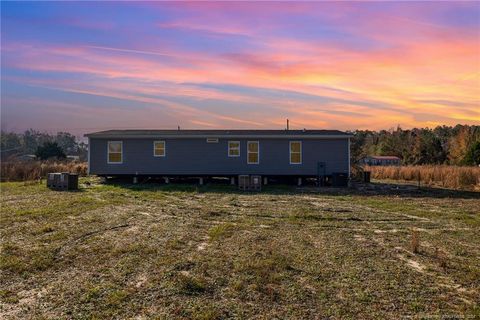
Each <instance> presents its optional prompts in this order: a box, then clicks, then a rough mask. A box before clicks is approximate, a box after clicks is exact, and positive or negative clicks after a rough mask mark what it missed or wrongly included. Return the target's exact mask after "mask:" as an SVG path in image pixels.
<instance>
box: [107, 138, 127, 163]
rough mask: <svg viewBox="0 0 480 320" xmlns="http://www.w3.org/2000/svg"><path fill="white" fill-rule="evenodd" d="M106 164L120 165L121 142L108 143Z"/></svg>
mask: <svg viewBox="0 0 480 320" xmlns="http://www.w3.org/2000/svg"><path fill="white" fill-rule="evenodd" d="M107 148H108V150H107V151H108V155H107V157H108V158H107V162H108V163H122V161H123V143H122V141H108V147H107Z"/></svg>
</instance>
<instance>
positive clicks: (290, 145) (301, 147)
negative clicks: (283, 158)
mask: <svg viewBox="0 0 480 320" xmlns="http://www.w3.org/2000/svg"><path fill="white" fill-rule="evenodd" d="M292 143H299V144H300V152H292ZM288 151H289V152H288V160H289V162H290V164H293V165H296V164H302V163H303V145H302V141H289V144H288ZM293 153H299V154H300V162H292V154H293Z"/></svg>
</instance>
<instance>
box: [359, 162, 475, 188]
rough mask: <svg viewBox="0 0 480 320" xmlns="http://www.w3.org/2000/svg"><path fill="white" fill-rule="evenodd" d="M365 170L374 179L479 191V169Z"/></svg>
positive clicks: (406, 168)
mask: <svg viewBox="0 0 480 320" xmlns="http://www.w3.org/2000/svg"><path fill="white" fill-rule="evenodd" d="M365 170H368V171H371V172H372V178H374V179H392V180H404V181H415V182H418V181H419V180H420V183H422V184H424V185H425V184H426V185H431V186H441V187H444V188H453V189H468V190H475V189H480V167H461V166H446V165H427V166H385V167H382V166H374V167H367V168H365Z"/></svg>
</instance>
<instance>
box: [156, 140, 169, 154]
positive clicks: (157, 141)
mask: <svg viewBox="0 0 480 320" xmlns="http://www.w3.org/2000/svg"><path fill="white" fill-rule="evenodd" d="M160 142H161V143H163V155H157V154H155V149H156V148H155V145H156V144H157V143H160ZM166 155H167V143H166V142H165V140H156V141H153V156H154V157H155V158H163V157H166Z"/></svg>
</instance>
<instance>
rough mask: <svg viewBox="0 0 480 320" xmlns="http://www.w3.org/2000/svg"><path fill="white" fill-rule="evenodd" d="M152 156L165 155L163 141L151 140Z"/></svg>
mask: <svg viewBox="0 0 480 320" xmlns="http://www.w3.org/2000/svg"><path fill="white" fill-rule="evenodd" d="M153 156H154V157H165V141H154V142H153Z"/></svg>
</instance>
